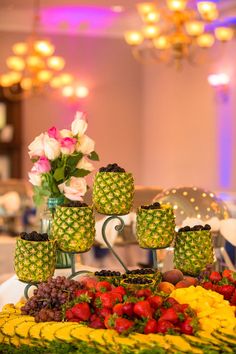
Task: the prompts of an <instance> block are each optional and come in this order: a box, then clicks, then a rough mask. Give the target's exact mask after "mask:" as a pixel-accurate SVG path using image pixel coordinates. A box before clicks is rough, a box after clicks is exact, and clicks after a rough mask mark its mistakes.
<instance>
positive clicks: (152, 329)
mask: <svg viewBox="0 0 236 354" xmlns="http://www.w3.org/2000/svg"><path fill="white" fill-rule="evenodd" d="M156 332H157V321H156V320H154V319H153V318H150V319H149V320H148V321H147V323H146V326H145V327H144V333H145V334H149V333H156Z"/></svg>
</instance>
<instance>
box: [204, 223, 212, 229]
mask: <svg viewBox="0 0 236 354" xmlns="http://www.w3.org/2000/svg"><path fill="white" fill-rule="evenodd" d="M203 230H211V226H210V225H209V224H206V225H205V226H204V228H203Z"/></svg>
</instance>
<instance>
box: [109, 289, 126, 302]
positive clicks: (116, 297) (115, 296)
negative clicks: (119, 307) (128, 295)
mask: <svg viewBox="0 0 236 354" xmlns="http://www.w3.org/2000/svg"><path fill="white" fill-rule="evenodd" d="M111 294H112V297H113V299H114V302H115V303H118V302H122V301H123V296H122V295H121V294H120V293H117V292H116V291H111Z"/></svg>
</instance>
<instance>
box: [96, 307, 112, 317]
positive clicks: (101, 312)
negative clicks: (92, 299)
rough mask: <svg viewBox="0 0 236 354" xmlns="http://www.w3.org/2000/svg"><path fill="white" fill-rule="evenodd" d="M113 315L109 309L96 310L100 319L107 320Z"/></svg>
mask: <svg viewBox="0 0 236 354" xmlns="http://www.w3.org/2000/svg"><path fill="white" fill-rule="evenodd" d="M111 313H112V312H111V309H108V308H107V307H102V308H96V314H97V315H98V316H100V317H103V318H105V317H106V316H107V315H111Z"/></svg>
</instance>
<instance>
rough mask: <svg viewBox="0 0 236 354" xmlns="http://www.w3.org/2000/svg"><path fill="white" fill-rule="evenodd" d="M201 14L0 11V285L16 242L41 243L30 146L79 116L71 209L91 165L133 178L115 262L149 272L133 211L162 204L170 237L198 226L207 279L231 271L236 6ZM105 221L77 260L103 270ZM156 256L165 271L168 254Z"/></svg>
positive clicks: (50, 3)
mask: <svg viewBox="0 0 236 354" xmlns="http://www.w3.org/2000/svg"><path fill="white" fill-rule="evenodd" d="M203 3H204V2H203V1H197V0H188V1H184V0H174V1H173V0H168V1H166V0H159V1H148V2H142V1H135V0H109V1H106V0H87V1H84V0H41V1H39V0H24V1H19V0H1V1H0V43H1V52H0V284H1V283H3V282H5V281H6V280H7V279H9V278H10V277H12V276H13V275H14V250H15V244H16V239H17V237H18V236H19V234H20V233H22V232H25V233H30V232H32V231H37V232H41V231H42V220H43V218H44V216H45V213H46V211H45V210H46V209H47V206H46V203H44V204H41V205H40V206H38V204H37V203H36V201H35V200H36V199H35V198H34V193H35V192H34V189H35V187H36V188H38V189H37V190H38V191H39V189H40V184H39V183H38V184H37V182H36V181H35V180H33V181H32V176H31V177H30V176H29V173H33V174H34V173H35V170H32V167H33V163H35V161H32V158H33V157H34V156H32V154H29V145H30V144H31V143H32V142H33V141H35V140H34V139H35V138H36V137H38V136H40V135H41V134H43V133H45V132H48V131H49V129H50V128H52V127H55V128H56V129H55V131H62V130H65V129H67V130H69V129H72V130H73V127H72V128H71V123H72V121H73V119H74V118H75V117H76V116H77V117H78V116H80V114H81V113H80V112H84V114H85V119H86V122H87V126H88V130H87V132H86V134H88V136H89V137H90V138H91V139H92V140H93V141H94V142H95V151H96V156H95V157H94V159H92V161H90V162H92V164H93V167H92V168H90V165H87V169H89V172H91V173H90V174H89V175H88V176H86V181H87V184H88V186H89V189H88V191H87V193H86V194H85V196H84V201H85V202H86V203H88V204H90V203H92V193H93V181H94V178H95V174H96V172H98V170H99V169H100V168H101V167H105V166H107V165H108V164H115V163H116V164H118V165H119V166H120V167H122V168H124V169H125V171H127V172H130V173H132V174H133V178H134V184H135V192H134V202H133V206H132V210H131V212H130V213H128V214H126V215H124V216H122V218H123V220H124V223H125V226H124V228H123V230H122V231H119V230H117V229H116V228H115V227H114V226H115V225H114V224H112V223H111V224H110V225H109V226H108V227H107V237H108V238H109V239H110V243H111V244H112V246H113V247H114V249H115V250H116V252H117V253H118V254H119V255H120V256H121V257H122V259H123V260H124V262H125V263H126V264H127V265H128V266H130V267H137V266H140V267H144V268H145V267H148V266H150V264H151V262H152V259H150V252H149V251H148V250H147V249H141V248H140V247H139V245H138V243H137V240H136V218H135V216H136V210H137V208H138V207H140V205H149V204H152V202H153V201H160V200H162V201H165V202H168V203H170V204H171V205H172V206H173V209H174V213H175V216H176V221H177V227H178V228H180V227H183V226H186V225H190V226H193V225H195V224H196V223H198V224H201V225H205V224H209V225H210V226H211V229H212V233H213V239H214V248H215V257H216V259H217V262H216V269H223V268H224V266H227V267H228V268H230V269H235V267H236V257H235V255H236V251H235V247H236V192H235V190H236V155H235V151H236V139H235V136H236V123H235V120H234V118H235V116H236V65H235V63H236V61H235V57H236V2H235V0H215V1H213V0H211V1H209V2H207V4H208V6H209V8H208V7H207V6H205V7H204V6H202V7H201V4H203ZM205 3H206V2H205ZM203 5H204V4H203ZM205 5H206V4H205ZM175 6H176V7H175ZM178 6H179V7H178ZM150 9H151V10H150ZM55 131H54V132H55ZM50 132H51V133H50V134H52V130H51V131H50ZM64 133H65V131H64ZM53 134H54V133H53ZM61 134H62V133H61ZM65 134H66V133H65ZM68 134H69V133H68ZM50 136H51V135H50ZM66 137H68V139H72V137H71V136H70V137H69V135H68V136H67V135H64V136H63V138H66ZM66 148H67V146H66V147H65V149H66ZM90 152H91V151H90ZM67 153H68V150H67ZM97 156H99V160H98V158H97ZM90 157H91V156H90ZM54 161H55V160H54ZM87 162H88V161H87ZM82 169H83V170H86V165H84V166H83V167H82ZM54 176H55V175H54ZM83 176H84V175H80V177H83ZM29 177H30V179H31V183H30V181H29ZM34 177H35V175H34ZM63 182H64V181H63ZM45 199H46V198H45ZM108 214H109V213H108ZM106 218H107V215H105V213H104V214H100V213H96V237H95V243H94V245H93V247H92V248H91V250H90V251H89V252H86V253H81V254H80V255H77V261H78V262H80V263H82V264H83V265H85V266H86V265H87V266H91V267H95V268H105V269H115V270H116V269H119V266H120V265H119V263H118V262H117V260H116V259H115V258H114V256H113V254H112V253H111V251H110V250H109V249H108V248H107V245H106V243H105V242H104V239H103V238H102V225H103V223H104V221H105V219H106ZM44 231H45V230H44ZM157 253H158V255H157V257H158V262H159V266H160V268H161V269H164V270H165V269H168V267H169V266H170V264H171V262H172V261H173V259H172V258H173V249H172V247H171V246H170V247H168V248H167V249H166V250H158V251H157Z"/></svg>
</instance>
